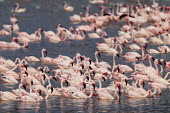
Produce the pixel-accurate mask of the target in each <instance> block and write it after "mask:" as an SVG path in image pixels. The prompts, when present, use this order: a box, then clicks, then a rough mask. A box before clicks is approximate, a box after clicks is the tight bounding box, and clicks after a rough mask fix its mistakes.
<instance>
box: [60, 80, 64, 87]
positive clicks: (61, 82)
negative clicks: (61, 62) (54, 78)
mask: <svg viewBox="0 0 170 113" xmlns="http://www.w3.org/2000/svg"><path fill="white" fill-rule="evenodd" d="M60 85H61V89H64V86H63V80H61V81H60Z"/></svg>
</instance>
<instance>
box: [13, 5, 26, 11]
mask: <svg viewBox="0 0 170 113" xmlns="http://www.w3.org/2000/svg"><path fill="white" fill-rule="evenodd" d="M15 5H16V7H15V9H14V12H16V13H24V12H25V11H26V8H19V5H20V4H19V3H16V4H15Z"/></svg>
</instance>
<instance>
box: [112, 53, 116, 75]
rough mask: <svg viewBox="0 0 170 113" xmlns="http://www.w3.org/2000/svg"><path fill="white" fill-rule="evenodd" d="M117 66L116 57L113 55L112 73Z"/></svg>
mask: <svg viewBox="0 0 170 113" xmlns="http://www.w3.org/2000/svg"><path fill="white" fill-rule="evenodd" d="M115 65H116V63H115V55H113V67H112V73H113V72H114V69H115Z"/></svg>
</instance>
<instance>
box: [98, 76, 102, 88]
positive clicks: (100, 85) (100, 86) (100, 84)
mask: <svg viewBox="0 0 170 113" xmlns="http://www.w3.org/2000/svg"><path fill="white" fill-rule="evenodd" d="M98 82H99V89H101V88H102V83H101V80H100V79H99V78H98Z"/></svg>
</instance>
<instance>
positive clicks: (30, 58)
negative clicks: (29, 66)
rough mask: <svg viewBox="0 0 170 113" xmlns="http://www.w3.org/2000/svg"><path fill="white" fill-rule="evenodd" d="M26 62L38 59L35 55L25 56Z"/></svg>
mask: <svg viewBox="0 0 170 113" xmlns="http://www.w3.org/2000/svg"><path fill="white" fill-rule="evenodd" d="M24 58H25V59H26V60H27V61H28V62H39V61H40V59H39V58H37V57H35V56H25V57H24Z"/></svg>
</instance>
